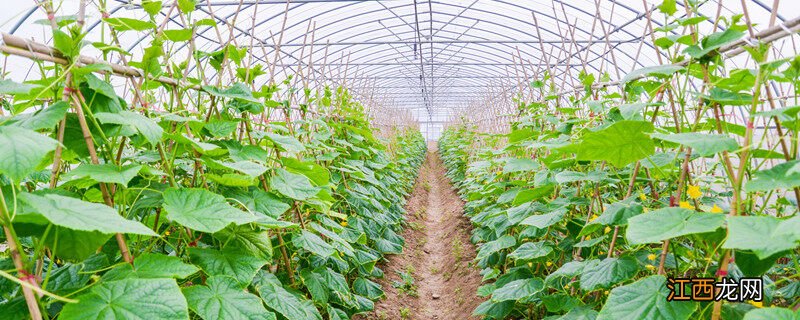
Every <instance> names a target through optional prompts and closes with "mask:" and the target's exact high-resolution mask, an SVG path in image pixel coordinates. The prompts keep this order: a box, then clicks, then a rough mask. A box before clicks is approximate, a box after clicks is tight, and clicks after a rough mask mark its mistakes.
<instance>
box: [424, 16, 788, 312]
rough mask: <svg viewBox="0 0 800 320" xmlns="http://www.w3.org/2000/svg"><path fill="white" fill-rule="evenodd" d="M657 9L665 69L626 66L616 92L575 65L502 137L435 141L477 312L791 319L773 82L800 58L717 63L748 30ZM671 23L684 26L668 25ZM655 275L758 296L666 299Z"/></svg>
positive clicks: (783, 167) (470, 130) (783, 140)
mask: <svg viewBox="0 0 800 320" xmlns="http://www.w3.org/2000/svg"><path fill="white" fill-rule="evenodd" d="M667 2H669V1H665V3H667ZM673 4H674V2H673ZM687 5H689V6H692V2H687ZM690 10H696V8H690ZM661 11H662V12H664V13H665V16H666V19H667V22H668V24H667V25H666V26H664V27H662V28H659V29H658V30H656V33H657V34H663V35H664V36H663V37H659V38H656V39H655V41H656V46H657V47H658V50H660V51H661V52H663V53H664V54H665V55H666V56H668V57H669V58H670V59H671V61H670V63H671V64H665V65H661V66H655V67H648V68H643V69H639V70H635V71H633V72H631V73H630V74H628V75H627V76H625V77H624V78H623V79H622V80H621V83H620V85H619V86H618V88H619V90H614V89H613V88H612V87H611V86H606V85H603V84H600V83H598V82H597V81H596V79H598V78H599V79H604V78H605V79H607V78H608V77H607V75H600V76H599V77H595V76H594V75H589V74H586V73H582V74H581V77H580V78H581V81H582V82H583V89H581V90H578V91H577V92H575V94H574V95H572V96H569V97H567V98H562V96H561V95H560V94H558V93H557V92H558V90H557V88H558V86H557V84H556V83H555V82H554V81H553V80H552V79H550V77H548V76H545V77H543V79H542V80H539V81H534V82H533V83H531V87H532V89H533V90H537V94H538V96H540V97H542V100H541V101H533V102H526V101H524V99H519V100H518V101H517V104H518V112H519V113H518V117H517V118H516V120H515V121H513V122H512V123H511V129H510V131H509V132H507V133H502V134H488V133H482V132H480V131H479V130H478V128H477V126H475V125H474V124H472V123H471V122H470V121H469V119H464V120H463V121H460V123H459V124H456V125H453V126H450V127H449V128H447V129H446V130H445V132H444V134H443V136H442V139H441V140H440V141H439V151H440V153H441V157H442V159H443V160H444V162H445V164H446V166H447V168H448V170H447V174H448V176H449V177H450V178H451V179H452V180H453V181H454V183H455V184H456V186H457V187H458V188H459V190H460V194H461V196H462V197H463V199H464V200H465V201H466V207H465V211H466V215H467V216H468V217H469V218H470V219H471V221H472V223H473V226H474V227H475V229H474V231H473V235H472V241H473V242H475V243H479V244H480V247H479V251H478V254H477V257H476V259H475V260H476V262H477V265H478V266H479V267H480V268H481V269H482V271H481V274H482V275H483V278H484V280H485V281H486V284H485V285H484V286H482V287H481V288H480V289H479V290H478V292H477V294H478V295H479V296H482V297H485V298H486V299H487V300H486V301H485V302H484V303H483V304H481V305H480V306H479V307H478V308H477V309H476V310H475V311H474V313H475V314H476V315H480V316H483V317H485V318H490V319H520V318H526V319H595V318H596V319H709V318H710V319H796V318H797V317H798V313H797V309H798V306H800V300H798V299H800V291H798V290H797V288H800V279H798V276H797V275H798V270H799V269H800V259H799V258H800V256H799V255H798V253H800V225H798V223H800V216H798V208H800V204H798V202H797V201H798V200H797V199H798V198H797V194H798V188H799V187H800V175H798V168H800V160H798V140H797V134H798V129H800V127H798V124H800V122H798V112H797V111H798V110H800V108H798V107H796V106H785V107H781V106H779V105H777V101H776V99H775V98H774V94H773V93H772V92H773V90H774V89H775V88H776V87H775V86H774V85H775V84H780V85H783V86H785V87H789V88H797V85H798V71H800V57H797V56H795V57H789V58H783V59H770V58H769V55H768V54H769V53H770V46H769V45H768V44H763V43H756V44H755V45H750V46H746V47H745V51H746V52H747V54H749V57H748V58H749V59H750V61H752V62H753V63H752V64H754V65H755V67H754V68H753V69H737V68H731V67H729V66H728V65H727V64H726V60H725V59H724V56H723V55H722V54H721V52H720V50H721V48H724V47H725V46H726V45H729V44H731V43H733V42H735V41H736V40H738V39H740V38H741V37H743V36H744V35H745V33H746V32H747V31H748V28H749V27H748V26H747V25H746V24H745V23H744V22H743V20H742V16H741V15H738V16H734V17H730V18H722V19H720V20H719V21H717V23H719V24H720V26H723V27H724V28H721V30H723V31H717V32H714V33H711V34H708V35H701V34H699V33H697V32H696V31H695V29H696V28H694V27H693V26H695V25H696V24H697V23H699V21H701V20H703V19H693V18H674V17H673V16H672V15H673V14H674V13H675V11H674V10H667V9H665V8H661ZM694 13H695V14H696V11H695V12H694ZM690 16H691V15H690ZM681 26H683V27H688V28H685V30H691V31H690V33H688V34H679V35H674V33H671V31H673V30H676V29H677V28H678V27H681ZM794 100H795V101H793V102H789V103H788V104H789V105H791V104H792V103H794V104H796V103H797V101H796V98H794ZM739 114H741V116H740V117H737V115H739ZM757 127H758V129H757ZM668 278H673V280H674V278H707V279H710V280H716V281H722V280H727V279H729V278H733V279H738V280H741V279H744V278H757V279H760V280H761V281H763V282H762V283H763V296H759V297H761V299H758V298H755V299H754V298H752V297H751V298H744V297H743V298H742V299H741V300H739V301H724V302H723V301H715V299H713V298H711V299H705V300H703V299H700V300H701V301H668V300H667V298H668V297H669V296H670V295H671V294H673V293H675V292H674V290H670V287H669V284H670V283H669V282H668ZM723 278H725V279H723ZM674 286H678V287H680V285H673V287H674ZM673 289H674V288H673ZM687 290H689V289H687ZM711 292H712V293H718V292H719V290H718V289H717V288H713V287H712V289H711ZM692 294H693V293H692V292H691V291H689V295H692ZM740 294H741V292H740Z"/></svg>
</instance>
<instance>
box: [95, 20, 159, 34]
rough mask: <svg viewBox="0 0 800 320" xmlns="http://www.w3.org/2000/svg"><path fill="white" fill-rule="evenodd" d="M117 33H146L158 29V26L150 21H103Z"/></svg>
mask: <svg viewBox="0 0 800 320" xmlns="http://www.w3.org/2000/svg"><path fill="white" fill-rule="evenodd" d="M103 21H105V22H106V23H108V24H109V25H110V26H111V27H113V28H114V30H116V31H128V30H136V31H145V30H152V29H155V28H156V25H155V24H154V23H152V22H150V21H145V20H139V19H131V18H105V19H103Z"/></svg>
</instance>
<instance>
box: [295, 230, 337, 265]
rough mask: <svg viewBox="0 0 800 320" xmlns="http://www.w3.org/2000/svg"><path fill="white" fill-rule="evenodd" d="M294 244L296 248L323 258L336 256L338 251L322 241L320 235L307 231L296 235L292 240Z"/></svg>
mask: <svg viewBox="0 0 800 320" xmlns="http://www.w3.org/2000/svg"><path fill="white" fill-rule="evenodd" d="M292 243H293V244H294V245H295V247H298V248H303V249H305V250H307V251H309V252H311V253H313V254H316V255H318V256H320V257H323V258H327V257H330V256H332V255H334V254H336V249H334V248H333V247H332V246H331V245H330V244H328V243H327V242H325V241H324V240H322V238H320V237H319V236H318V235H316V234H313V233H311V232H308V231H306V230H302V232H301V233H300V234H296V235H295V236H294V238H292Z"/></svg>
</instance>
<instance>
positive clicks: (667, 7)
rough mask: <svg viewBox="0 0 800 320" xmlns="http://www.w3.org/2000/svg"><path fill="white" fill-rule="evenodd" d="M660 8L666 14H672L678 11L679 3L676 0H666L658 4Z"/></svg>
mask: <svg viewBox="0 0 800 320" xmlns="http://www.w3.org/2000/svg"><path fill="white" fill-rule="evenodd" d="M658 10H659V11H661V12H663V13H664V14H666V15H668V16H671V15H673V14H675V12H676V11H678V8H677V4H676V1H675V0H664V2H662V3H661V5H660V6H658Z"/></svg>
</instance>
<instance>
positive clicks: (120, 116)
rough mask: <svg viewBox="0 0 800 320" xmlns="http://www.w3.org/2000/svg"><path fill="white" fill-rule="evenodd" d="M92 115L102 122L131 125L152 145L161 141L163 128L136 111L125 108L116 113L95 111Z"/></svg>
mask: <svg viewBox="0 0 800 320" xmlns="http://www.w3.org/2000/svg"><path fill="white" fill-rule="evenodd" d="M94 116H95V117H96V118H97V119H98V120H100V122H102V123H113V124H119V125H127V126H131V127H133V128H134V129H136V131H138V132H139V133H140V134H141V135H142V136H143V137H144V138H145V139H147V142H150V144H151V145H153V146H155V145H156V144H158V143H159V142H161V137H162V136H163V134H164V129H162V128H161V127H160V126H158V124H157V123H156V122H155V121H153V120H152V119H150V118H148V117H145V116H144V115H142V114H139V113H136V112H131V111H125V110H123V111H120V112H118V113H107V112H100V113H96V114H95V115H94Z"/></svg>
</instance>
